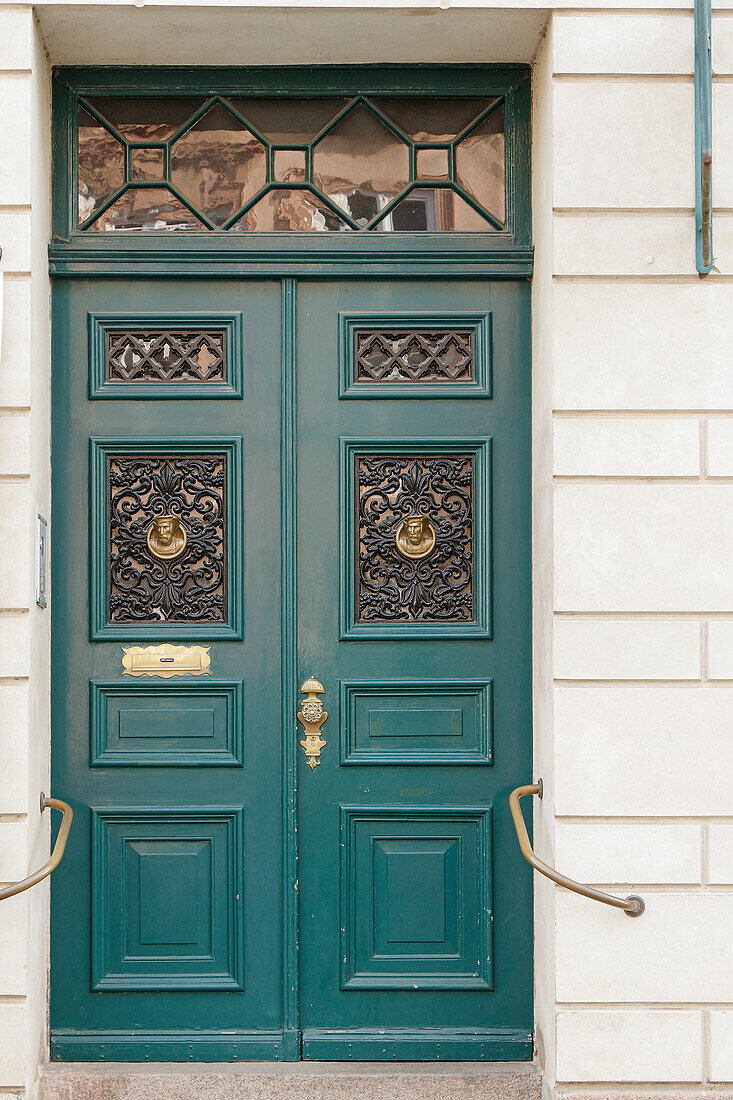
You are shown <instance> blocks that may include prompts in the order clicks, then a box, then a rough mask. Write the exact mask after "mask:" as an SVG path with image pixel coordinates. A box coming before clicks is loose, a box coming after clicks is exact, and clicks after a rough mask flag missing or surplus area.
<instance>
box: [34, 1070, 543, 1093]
mask: <svg viewBox="0 0 733 1100" xmlns="http://www.w3.org/2000/svg"><path fill="white" fill-rule="evenodd" d="M541 1092H542V1076H541V1074H540V1072H539V1070H538V1069H537V1067H536V1066H533V1065H532V1064H531V1063H527V1062H495V1063H491V1064H488V1063H483V1062H445V1063H441V1064H437V1063H434V1062H431V1063H427V1062H401V1063H399V1064H395V1063H383V1062H349V1063H344V1062H249V1063H247V1064H246V1065H233V1064H231V1063H228V1062H227V1063H220V1062H194V1063H185V1064H182V1063H172V1062H166V1063H162V1062H158V1063H146V1064H145V1065H140V1064H134V1065H133V1064H131V1063H126V1062H109V1063H105V1064H104V1065H100V1064H99V1063H98V1062H95V1063H90V1062H64V1063H61V1062H57V1063H53V1064H51V1065H48V1066H45V1067H44V1069H43V1071H42V1073H41V1082H40V1100H540V1097H541Z"/></svg>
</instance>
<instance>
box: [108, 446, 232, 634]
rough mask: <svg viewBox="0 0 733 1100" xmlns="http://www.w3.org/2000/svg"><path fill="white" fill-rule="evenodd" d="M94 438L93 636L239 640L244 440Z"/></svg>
mask: <svg viewBox="0 0 733 1100" xmlns="http://www.w3.org/2000/svg"><path fill="white" fill-rule="evenodd" d="M90 442H91V454H90V463H91V480H92V487H91V498H90V508H91V518H90V523H91V529H92V569H91V588H92V591H91V599H90V611H91V627H92V636H93V638H95V639H97V638H128V639H129V638H135V639H137V638H150V637H155V638H159V637H160V635H161V631H163V632H164V634H165V636H166V637H167V638H181V637H185V638H186V639H190V638H206V639H207V640H209V639H214V638H238V637H240V636H241V611H242V609H241V591H242V554H241V550H240V543H241V535H242V531H241V520H242V517H241V515H240V511H241V509H240V508H239V502H240V493H241V476H242V475H241V461H242V460H241V451H242V448H241V438H237V437H235V438H228V437H224V436H206V437H199V438H195V439H192V438H191V437H176V436H172V437H169V438H168V439H165V438H163V439H161V438H157V439H155V440H151V439H136V440H132V439H129V438H128V439H124V440H113V439H92V440H91V441H90ZM159 519H175V520H177V522H178V529H177V530H176V531H175V532H174V534H173V538H174V540H175V541H174V542H171V543H170V545H169V547H168V548H166V547H165V546H163V544H162V543H159V542H158V541H157V540H158V539H159V537H160V536H159V534H158V532H157V526H156V524H157V521H158V520H159Z"/></svg>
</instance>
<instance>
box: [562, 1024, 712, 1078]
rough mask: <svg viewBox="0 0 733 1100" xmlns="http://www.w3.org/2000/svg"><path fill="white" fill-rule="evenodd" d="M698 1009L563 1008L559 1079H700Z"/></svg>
mask: <svg viewBox="0 0 733 1100" xmlns="http://www.w3.org/2000/svg"><path fill="white" fill-rule="evenodd" d="M701 1072H702V1027H701V1022H700V1013H699V1012H692V1011H689V1012H683V1011H679V1012H665V1011H659V1010H655V1009H648V1010H644V1009H628V1008H627V1009H618V1010H600V1011H596V1010H592V1009H584V1010H564V1011H563V1010H561V1011H560V1012H558V1015H557V1076H558V1080H560V1081H699V1080H700V1075H701Z"/></svg>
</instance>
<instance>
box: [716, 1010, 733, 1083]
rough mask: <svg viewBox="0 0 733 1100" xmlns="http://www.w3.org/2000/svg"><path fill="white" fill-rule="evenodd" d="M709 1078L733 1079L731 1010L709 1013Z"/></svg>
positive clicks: (717, 1079)
mask: <svg viewBox="0 0 733 1100" xmlns="http://www.w3.org/2000/svg"><path fill="white" fill-rule="evenodd" d="M710 1080H711V1081H733V1012H732V1011H730V1010H727V1011H720V1012H711V1013H710Z"/></svg>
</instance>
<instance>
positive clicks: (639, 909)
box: [624, 894, 646, 917]
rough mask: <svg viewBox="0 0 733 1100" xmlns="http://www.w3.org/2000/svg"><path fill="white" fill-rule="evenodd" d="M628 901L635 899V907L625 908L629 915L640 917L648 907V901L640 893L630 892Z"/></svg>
mask: <svg viewBox="0 0 733 1100" xmlns="http://www.w3.org/2000/svg"><path fill="white" fill-rule="evenodd" d="M626 900H627V901H633V903H634V908H633V909H624V913H625V914H626V916H627V917H640V916H641V914H642V913H643V912H644V910H645V909H646V902H645V901H644V899H643V898H640V897H639V895H638V894H629V896H628V897H627V899H626Z"/></svg>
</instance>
